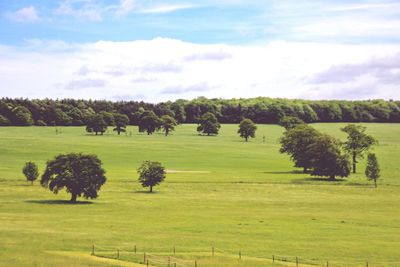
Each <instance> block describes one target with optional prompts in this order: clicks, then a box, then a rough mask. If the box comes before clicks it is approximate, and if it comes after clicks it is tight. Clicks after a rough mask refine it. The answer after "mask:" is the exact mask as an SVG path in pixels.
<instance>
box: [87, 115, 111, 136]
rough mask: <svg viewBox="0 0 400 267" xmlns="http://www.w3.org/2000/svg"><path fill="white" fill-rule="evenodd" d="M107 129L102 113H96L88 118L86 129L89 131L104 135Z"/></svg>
mask: <svg viewBox="0 0 400 267" xmlns="http://www.w3.org/2000/svg"><path fill="white" fill-rule="evenodd" d="M106 130H107V123H106V122H105V121H104V118H103V116H102V115H100V114H95V115H92V116H89V117H88V118H87V120H86V131H87V132H88V133H95V134H96V135H98V133H100V134H101V135H103V134H104V132H105V131H106Z"/></svg>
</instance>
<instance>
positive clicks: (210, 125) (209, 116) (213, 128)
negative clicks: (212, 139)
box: [197, 112, 221, 135]
mask: <svg viewBox="0 0 400 267" xmlns="http://www.w3.org/2000/svg"><path fill="white" fill-rule="evenodd" d="M198 124H199V125H198V126H197V131H198V132H199V133H202V134H207V135H212V134H215V135H217V134H218V131H219V128H221V125H220V124H219V122H218V119H217V117H215V115H214V114H213V113H211V112H207V113H205V114H203V116H201V117H200V118H199V119H198Z"/></svg>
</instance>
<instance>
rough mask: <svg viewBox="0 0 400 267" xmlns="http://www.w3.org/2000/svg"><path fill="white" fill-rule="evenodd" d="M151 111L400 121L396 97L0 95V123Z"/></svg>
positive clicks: (72, 120)
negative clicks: (114, 98) (150, 99)
mask: <svg viewBox="0 0 400 267" xmlns="http://www.w3.org/2000/svg"><path fill="white" fill-rule="evenodd" d="M145 110H148V111H150V110H151V111H153V112H154V113H155V114H156V115H158V116H163V115H170V116H172V117H174V118H175V119H176V120H177V121H178V122H179V123H197V120H198V118H200V117H201V115H203V114H205V113H206V112H211V113H213V114H214V115H215V116H216V117H217V118H218V120H219V122H221V123H239V122H240V121H241V120H242V119H243V118H249V119H251V120H253V121H254V122H256V123H278V122H279V121H280V119H281V118H283V117H285V116H294V117H298V118H300V119H301V120H303V121H305V122H308V123H312V122H400V101H394V100H389V101H385V100H366V101H344V100H329V101H328V100H321V101H312V100H299V99H273V98H266V97H258V98H251V99H207V98H204V97H199V98H196V99H193V100H182V99H180V100H176V101H174V102H172V101H168V102H163V103H158V104H151V103H145V102H137V101H119V102H111V101H105V100H76V99H63V100H51V99H43V100H37V99H34V100H29V99H21V98H18V99H11V98H2V99H0V125H1V126H7V125H17V126H29V125H38V126H46V125H52V126H54V125H58V126H69V125H72V126H80V125H85V123H86V119H87V118H88V117H89V116H91V115H93V114H96V113H101V114H103V115H104V116H105V117H107V116H108V115H111V116H112V114H114V113H121V114H125V115H127V116H128V118H129V123H130V124H132V125H137V123H138V119H139V118H140V115H141V114H142V113H143V112H144V111H145Z"/></svg>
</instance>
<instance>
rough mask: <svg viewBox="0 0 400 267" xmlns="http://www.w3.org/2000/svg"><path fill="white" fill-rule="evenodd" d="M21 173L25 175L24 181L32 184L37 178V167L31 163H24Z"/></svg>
mask: <svg viewBox="0 0 400 267" xmlns="http://www.w3.org/2000/svg"><path fill="white" fill-rule="evenodd" d="M22 172H23V174H24V175H25V177H26V180H27V181H30V182H31V184H33V181H35V180H36V179H37V178H38V176H39V169H38V166H37V165H36V164H35V163H34V162H31V161H29V162H26V163H25V165H24V167H23V168H22Z"/></svg>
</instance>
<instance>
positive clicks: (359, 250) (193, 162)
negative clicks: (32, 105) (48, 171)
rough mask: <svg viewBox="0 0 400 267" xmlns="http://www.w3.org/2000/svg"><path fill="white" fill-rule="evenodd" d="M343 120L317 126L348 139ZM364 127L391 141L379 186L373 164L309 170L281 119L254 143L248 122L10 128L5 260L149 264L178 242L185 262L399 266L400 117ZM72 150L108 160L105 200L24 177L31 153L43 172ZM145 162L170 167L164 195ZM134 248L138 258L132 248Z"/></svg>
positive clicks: (4, 171) (383, 143) (2, 224)
mask: <svg viewBox="0 0 400 267" xmlns="http://www.w3.org/2000/svg"><path fill="white" fill-rule="evenodd" d="M344 125H345V124H340V123H337V124H315V125H314V127H316V128H317V129H319V130H321V131H323V132H326V133H330V134H332V135H335V136H337V137H338V138H341V139H342V140H344V138H345V134H344V133H342V132H341V131H340V128H341V127H343V126H344ZM365 125H366V126H367V128H368V130H367V131H368V133H370V134H372V135H373V136H375V137H376V138H377V139H378V140H379V143H380V144H379V146H378V147H376V149H375V150H374V151H375V152H376V154H377V156H378V160H379V161H380V165H381V169H382V179H381V181H379V184H378V188H377V189H375V188H374V187H373V183H372V182H369V181H367V180H366V179H365V177H364V175H363V171H364V168H365V162H364V161H362V162H361V163H360V164H359V166H358V167H359V168H358V169H359V173H358V174H356V175H352V176H351V177H349V178H348V179H347V180H343V181H336V182H328V181H325V180H321V179H315V178H313V177H311V176H309V175H307V174H302V173H300V172H299V171H300V170H299V169H295V168H293V167H292V166H293V164H292V163H291V162H290V161H289V158H288V156H287V155H282V154H279V142H278V139H279V137H280V136H281V134H282V131H283V130H282V128H281V127H279V126H276V125H259V126H258V127H259V129H258V131H257V138H255V139H252V140H250V142H247V143H246V142H244V141H243V140H241V139H240V138H239V137H238V134H237V133H236V132H237V125H222V128H221V133H220V135H218V136H216V137H207V136H198V135H197V133H196V132H195V129H196V126H195V125H182V126H179V127H178V128H177V131H176V132H174V133H173V135H171V136H168V137H165V136H163V135H162V134H161V133H160V134H154V135H151V136H147V135H145V134H139V133H137V129H136V128H135V127H130V128H129V129H128V131H127V134H126V135H125V134H124V135H121V136H117V135H116V134H114V133H112V132H109V133H107V134H106V135H104V136H92V135H87V134H86V133H85V131H84V127H62V128H60V127H59V128H58V132H61V133H59V134H56V129H55V128H54V127H27V128H23V127H0V266H136V265H133V264H130V263H129V261H136V262H138V261H142V260H143V259H142V257H143V252H146V253H150V254H151V255H155V256H150V255H149V259H151V257H154V258H153V259H154V260H155V261H154V263H155V262H156V261H164V262H165V264H166V259H167V257H168V256H171V255H172V251H173V247H175V250H176V258H178V260H177V261H179V262H178V264H177V266H178V267H179V266H194V261H195V260H197V266H199V267H202V266H222V267H225V266H226V267H228V266H247V267H252V266H272V262H271V257H272V255H276V256H280V257H286V258H287V260H288V261H291V262H293V261H295V257H296V256H298V257H299V259H300V262H301V264H300V266H306V265H302V264H303V263H302V262H304V261H307V262H308V263H314V264H319V265H323V264H326V261H328V260H329V266H365V264H366V262H367V261H368V262H369V266H399V265H400V254H399V251H400V177H399V175H400V165H399V162H400V160H399V158H400V125H399V124H365ZM263 136H265V142H263ZM66 152H84V153H93V154H96V155H98V157H99V158H100V159H101V160H102V161H103V163H104V168H105V170H106V172H107V173H106V176H107V178H108V180H107V183H106V184H105V185H104V186H103V188H102V189H101V191H100V194H99V198H98V199H96V200H92V201H90V202H82V203H81V204H76V205H69V204H66V203H65V202H63V201H62V200H68V199H69V198H70V196H69V195H67V194H66V193H65V192H60V193H59V194H58V195H54V194H53V193H51V192H50V191H49V190H46V189H44V188H42V187H41V186H40V185H39V183H38V181H36V182H35V183H34V185H33V186H31V185H30V183H28V182H26V181H25V180H24V178H23V175H22V172H21V169H22V167H23V164H24V163H25V162H26V161H29V160H32V161H35V162H37V163H38V164H39V168H40V171H43V169H44V166H45V162H46V161H47V160H49V159H52V158H53V157H54V156H55V155H57V154H59V153H66ZM143 160H158V161H161V162H162V163H163V165H164V166H165V167H166V169H168V170H169V173H168V174H167V178H166V180H165V182H164V183H163V184H161V185H160V186H157V187H155V188H154V189H155V193H153V194H149V193H147V192H146V190H145V189H142V188H141V187H140V185H139V184H138V183H137V174H136V168H137V167H138V166H139V165H140V163H141V162H142V161H143ZM79 200H84V199H79ZM93 244H95V249H96V253H97V254H98V255H102V256H108V257H116V253H117V249H120V258H121V259H122V260H119V261H118V260H109V259H107V258H102V257H95V256H90V253H91V249H92V245H93ZM135 245H136V247H137V253H138V254H137V255H136V256H135V255H134V254H133V253H132V252H130V253H127V252H125V251H132V250H133V248H134V246H135ZM212 247H214V250H215V256H214V257H212ZM100 249H102V250H100ZM239 251H240V252H241V254H242V259H241V260H238V254H239ZM150 264H151V262H150ZM165 264H164V265H157V266H166V265H165ZM279 264H281V265H283V266H293V263H285V262H279ZM290 264H292V265H290ZM151 265H152V264H151ZM153 265H154V264H153ZM276 265H277V264H275V265H274V266H276Z"/></svg>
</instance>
